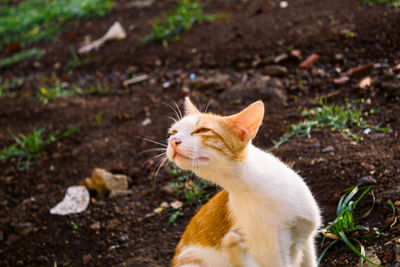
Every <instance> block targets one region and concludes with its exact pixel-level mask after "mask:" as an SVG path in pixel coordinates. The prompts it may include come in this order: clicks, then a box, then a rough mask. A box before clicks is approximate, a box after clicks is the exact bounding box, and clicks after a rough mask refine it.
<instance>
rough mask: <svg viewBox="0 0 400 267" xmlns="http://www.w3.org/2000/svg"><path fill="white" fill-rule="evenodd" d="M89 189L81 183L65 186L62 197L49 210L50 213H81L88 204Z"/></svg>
mask: <svg viewBox="0 0 400 267" xmlns="http://www.w3.org/2000/svg"><path fill="white" fill-rule="evenodd" d="M89 201H90V195H89V191H88V190H87V189H86V188H85V187H84V186H83V185H75V186H70V187H68V188H67V192H66V193H65V196H64V199H63V200H62V201H61V202H60V203H58V204H57V205H56V206H55V207H53V208H52V209H51V210H50V214H57V215H68V214H74V213H81V212H83V211H85V210H86V209H87V207H88V206H89Z"/></svg>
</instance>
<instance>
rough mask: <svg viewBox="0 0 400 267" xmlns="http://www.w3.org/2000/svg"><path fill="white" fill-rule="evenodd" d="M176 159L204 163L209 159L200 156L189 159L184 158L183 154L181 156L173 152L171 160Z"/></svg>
mask: <svg viewBox="0 0 400 267" xmlns="http://www.w3.org/2000/svg"><path fill="white" fill-rule="evenodd" d="M176 158H179V159H185V160H192V161H196V160H197V161H199V160H200V161H206V160H209V158H207V157H203V156H201V157H196V158H190V157H187V156H185V155H183V154H181V153H178V152H177V151H176V150H175V151H174V154H173V155H172V159H173V160H175V159H176Z"/></svg>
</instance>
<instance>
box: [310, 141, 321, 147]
mask: <svg viewBox="0 0 400 267" xmlns="http://www.w3.org/2000/svg"><path fill="white" fill-rule="evenodd" d="M320 147H321V144H320V143H319V142H315V143H314V144H312V145H311V148H320Z"/></svg>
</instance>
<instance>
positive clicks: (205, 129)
mask: <svg viewBox="0 0 400 267" xmlns="http://www.w3.org/2000/svg"><path fill="white" fill-rule="evenodd" d="M209 131H210V129H208V128H204V127H203V128H199V129H197V130H196V131H194V132H192V134H200V133H206V132H209Z"/></svg>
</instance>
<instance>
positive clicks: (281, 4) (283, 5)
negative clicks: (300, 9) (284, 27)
mask: <svg viewBox="0 0 400 267" xmlns="http://www.w3.org/2000/svg"><path fill="white" fill-rule="evenodd" d="M279 6H280V7H281V8H287V7H288V6H289V3H288V2H287V1H281V2H280V3H279Z"/></svg>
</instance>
